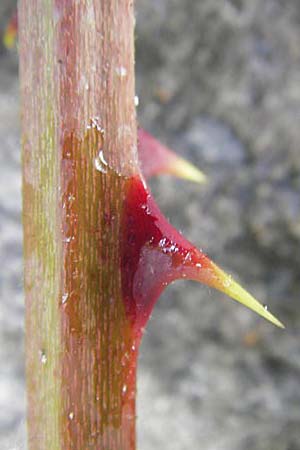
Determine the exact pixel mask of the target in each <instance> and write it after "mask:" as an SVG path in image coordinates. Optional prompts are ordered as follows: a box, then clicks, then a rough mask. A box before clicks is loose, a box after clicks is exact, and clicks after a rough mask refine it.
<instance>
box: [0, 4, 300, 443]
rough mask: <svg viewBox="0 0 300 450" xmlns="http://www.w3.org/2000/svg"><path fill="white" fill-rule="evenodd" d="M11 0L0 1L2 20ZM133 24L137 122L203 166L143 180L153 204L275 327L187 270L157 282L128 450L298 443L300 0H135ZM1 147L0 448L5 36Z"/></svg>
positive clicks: (11, 104)
mask: <svg viewBox="0 0 300 450" xmlns="http://www.w3.org/2000/svg"><path fill="white" fill-rule="evenodd" d="M12 5H13V2H12V1H8V0H1V5H0V28H1V27H3V23H5V20H6V18H7V16H8V15H9V12H10V10H11V7H12ZM136 31H137V33H136V34H137V38H136V48H137V66H136V72H137V94H138V96H139V98H140V106H139V119H140V123H141V124H142V125H143V126H144V127H145V128H147V129H148V130H149V131H151V132H152V133H153V134H155V135H156V136H158V137H159V138H160V139H161V140H162V141H164V142H166V143H168V144H169V145H170V146H172V147H173V148H175V149H176V150H177V151H178V152H179V153H180V154H182V155H183V156H185V157H187V158H189V159H190V160H191V161H193V162H194V163H195V164H197V165H198V166H199V167H201V168H202V169H203V170H204V171H205V172H206V174H207V175H208V177H209V182H208V183H207V185H206V186H197V185H194V184H192V183H188V182H182V181H178V180H175V179H171V178H168V177H165V178H160V179H156V180H153V181H152V183H151V185H152V189H153V191H154V193H155V196H156V198H157V200H158V202H159V204H160V206H161V208H162V209H163V211H164V212H165V213H166V215H167V216H168V217H169V218H170V220H171V222H172V223H173V224H174V225H176V226H177V227H178V228H179V229H180V230H181V231H183V232H184V234H185V235H186V236H187V237H188V238H189V239H190V240H193V241H194V242H195V243H197V244H198V246H200V247H202V248H204V249H205V250H206V251H207V252H208V253H209V254H210V255H211V256H212V257H213V258H214V259H215V260H216V261H217V262H218V263H219V264H220V265H222V266H223V267H224V268H226V269H227V270H228V271H230V272H231V273H232V274H233V275H234V276H235V277H237V278H238V279H239V280H240V281H242V283H243V285H245V286H246V287H248V288H249V289H250V290H251V292H252V293H254V294H255V295H256V296H257V297H258V298H259V299H260V300H261V301H262V302H263V303H268V304H269V306H270V309H271V310H272V311H274V312H275V313H276V314H277V315H278V316H279V317H280V319H281V320H282V321H283V322H284V323H285V324H286V326H287V329H286V331H284V332H283V331H281V330H278V329H276V328H275V327H273V326H271V325H269V324H268V323H267V322H265V321H264V320H262V319H260V318H258V317H256V316H255V315H254V314H253V313H251V312H249V311H248V310H246V309H244V308H242V307H240V306H238V305H236V304H235V303H233V302H232V301H230V300H225V298H224V296H222V295H220V294H218V293H216V292H213V291H211V290H209V289H207V288H205V287H202V286H199V285H197V284H195V283H192V282H177V283H176V284H174V285H172V286H171V287H169V288H168V289H167V291H166V292H165V293H164V294H163V296H162V298H161V300H160V301H159V304H158V305H157V307H156V309H155V312H154V314H153V317H152V320H151V321H150V324H149V326H148V329H147V333H146V336H145V338H144V342H143V345H142V352H141V357H140V366H139V386H138V387H139V397H138V435H139V450H153V449H162V450H192V449H193V450H194V449H201V450H300V340H299V338H300V333H299V326H300V305H299V292H300V276H299V275H300V273H299V272H300V266H299V265H300V252H299V250H300V195H299V190H300V149H299V145H300V126H299V123H300V122H299V121H300V3H299V2H298V1H297V0H286V1H282V0H251V1H249V0H227V1H225V0H152V1H148V0H138V1H137V30H136ZM0 161H1V162H0V176H1V187H0V230H1V234H0V258H1V264H2V270H1V272H0V292H1V303H0V448H1V449H9V450H13V449H15V448H16V449H21V448H24V446H23V442H24V410H25V406H24V376H23V356H24V353H23V339H24V336H23V313H24V307H23V294H22V281H21V280H22V260H21V258H22V234H21V224H20V207H21V198H20V145H19V118H18V79H17V58H16V55H15V54H14V53H10V54H9V53H8V52H7V51H5V50H4V49H3V47H1V48H0ZM49 450H50V449H49ZM83 450H85V449H83ZM120 450H121V449H120Z"/></svg>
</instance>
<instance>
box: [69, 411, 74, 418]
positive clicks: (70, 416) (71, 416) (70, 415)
mask: <svg viewBox="0 0 300 450" xmlns="http://www.w3.org/2000/svg"><path fill="white" fill-rule="evenodd" d="M74 417H75V414H74V413H73V411H71V412H70V414H69V419H70V420H73V419H74Z"/></svg>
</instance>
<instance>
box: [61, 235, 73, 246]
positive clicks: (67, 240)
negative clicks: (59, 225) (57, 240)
mask: <svg viewBox="0 0 300 450" xmlns="http://www.w3.org/2000/svg"><path fill="white" fill-rule="evenodd" d="M71 241H74V236H68V237H65V238H64V239H63V242H65V243H66V244H69V243H70V242H71Z"/></svg>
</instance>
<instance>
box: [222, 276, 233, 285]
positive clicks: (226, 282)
mask: <svg viewBox="0 0 300 450" xmlns="http://www.w3.org/2000/svg"><path fill="white" fill-rule="evenodd" d="M231 284H232V279H231V275H228V278H226V279H225V280H224V282H223V286H224V287H229V286H230V285H231Z"/></svg>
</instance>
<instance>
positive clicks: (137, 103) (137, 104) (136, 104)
mask: <svg viewBox="0 0 300 450" xmlns="http://www.w3.org/2000/svg"><path fill="white" fill-rule="evenodd" d="M134 104H135V106H139V104H140V99H139V98H138V96H137V95H135V96H134Z"/></svg>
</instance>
